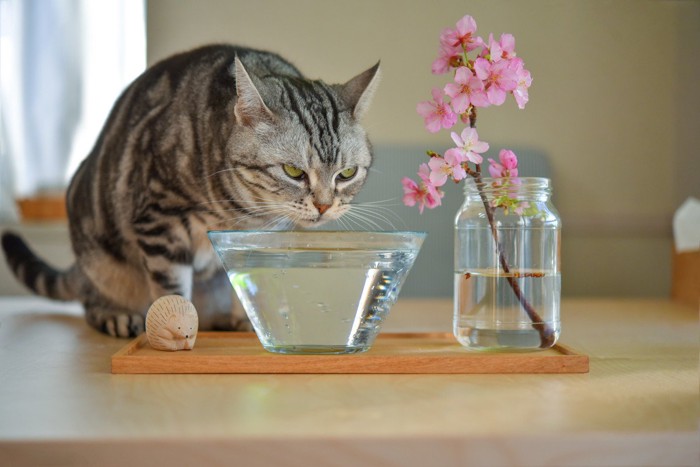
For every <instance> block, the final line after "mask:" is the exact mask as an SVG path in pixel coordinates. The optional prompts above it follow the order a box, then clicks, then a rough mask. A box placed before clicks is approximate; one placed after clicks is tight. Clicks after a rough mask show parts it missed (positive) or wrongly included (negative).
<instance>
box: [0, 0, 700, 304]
mask: <svg viewBox="0 0 700 467" xmlns="http://www.w3.org/2000/svg"><path fill="white" fill-rule="evenodd" d="M0 13H1V16H0V24H1V25H2V48H1V49H0V52H2V53H1V54H0V60H1V61H0V71H1V74H2V80H3V81H2V94H1V95H0V96H1V97H2V99H1V100H0V111H1V112H0V115H1V116H2V120H1V123H2V125H1V126H0V128H1V129H2V137H1V139H0V184H1V185H0V187H1V189H0V228H3V229H4V228H13V229H15V230H20V231H21V232H23V233H24V234H25V235H26V237H27V238H28V239H29V241H30V242H31V243H32V246H33V247H35V249H36V250H37V251H39V252H40V253H42V254H43V255H44V256H45V258H46V259H47V260H49V261H51V262H53V263H54V264H56V265H58V266H65V265H68V264H70V262H71V253H70V246H69V243H68V236H67V230H66V227H65V222H64V221H61V220H60V214H59V216H58V217H59V219H58V220H54V221H47V220H39V221H36V220H35V221H30V220H29V219H28V217H27V216H26V215H24V217H23V215H22V214H21V212H20V211H19V210H18V209H17V206H18V205H17V204H16V202H15V201H16V200H17V199H20V200H22V201H27V200H28V201H29V202H30V205H31V201H32V200H36V199H37V198H39V199H42V198H43V197H47V198H48V199H52V198H54V197H55V196H56V193H58V196H59V197H60V193H61V191H62V190H63V189H64V188H65V185H66V184H67V180H68V179H69V176H70V174H71V173H72V172H73V171H74V170H75V167H77V164H78V163H79V162H80V160H81V159H82V157H84V156H85V155H86V154H87V152H88V151H89V149H90V146H91V145H92V144H93V141H94V139H95V138H96V135H97V132H98V131H99V129H100V126H101V125H102V123H103V122H104V119H105V118H106V114H107V112H108V111H109V107H110V105H111V103H112V102H113V101H114V99H116V97H117V95H118V93H119V92H120V91H121V89H123V88H124V87H125V86H126V85H127V83H128V82H129V81H130V80H131V79H133V78H134V77H135V76H136V75H138V73H140V72H141V71H142V70H143V67H145V66H147V65H150V64H153V63H154V62H156V61H158V60H160V59H162V58H165V57H166V56H168V55H170V54H172V53H175V52H179V51H182V50H186V49H190V48H193V47H196V46H199V45H202V44H206V43H212V42H230V43H236V44H241V45H247V46H251V47H256V48H262V49H268V50H272V51H275V52H278V53H280V54H281V55H283V56H284V57H286V58H287V59H289V60H290V61H292V62H293V63H295V64H296V65H297V67H298V68H300V69H301V70H302V72H304V73H305V74H306V75H307V76H308V77H309V78H320V79H323V80H325V81H327V82H344V81H346V80H348V79H350V78H351V77H353V76H354V75H356V74H357V73H359V72H361V71H363V70H365V69H367V68H368V67H370V66H372V65H373V64H374V63H376V62H377V61H378V60H381V66H382V73H383V80H382V83H381V86H380V88H379V91H378V92H377V94H376V96H375V100H374V103H373V106H372V108H371V110H370V112H369V114H368V116H367V117H366V119H365V127H366V128H367V130H368V132H369V134H370V137H371V139H372V141H373V143H374V145H375V149H376V154H375V156H376V163H375V166H374V170H373V173H372V175H371V177H370V179H369V181H368V184H367V186H366V189H365V191H364V192H363V193H362V195H361V196H360V198H359V199H358V202H377V201H381V202H382V203H381V204H380V205H381V206H383V207H384V208H385V209H383V210H380V211H378V213H381V212H383V213H384V215H385V219H379V220H376V219H375V220H376V221H377V222H378V223H379V224H380V226H381V227H382V228H385V229H387V228H396V229H419V230H426V231H428V232H429V236H428V240H427V241H426V245H425V248H424V250H423V251H422V253H421V256H420V258H419V260H418V262H417V263H416V266H415V269H414V271H413V273H412V274H411V276H410V278H409V282H408V283H407V284H406V286H405V288H404V292H403V293H402V294H403V295H406V296H449V295H451V293H452V223H453V218H454V215H455V214H456V212H457V210H458V208H459V205H460V204H461V202H462V193H461V186H450V187H448V189H447V190H446V191H447V196H446V197H445V199H444V203H443V206H442V207H440V208H438V209H435V210H426V211H425V212H424V213H423V214H422V215H419V214H418V211H417V209H416V208H406V207H404V206H403V205H402V204H401V196H402V190H401V184H400V180H401V178H402V177H404V176H409V177H412V178H415V172H416V170H417V168H418V165H419V164H420V163H421V162H425V160H426V156H425V151H426V150H427V149H433V150H436V151H441V150H444V149H445V148H447V147H449V146H450V145H451V140H450V137H449V132H448V131H442V132H439V133H436V134H430V133H428V132H427V131H426V130H425V129H424V127H423V121H422V118H421V117H420V116H418V115H417V114H416V112H415V107H416V104H417V103H418V102H419V101H422V100H428V99H429V98H430V91H431V89H432V88H433V87H443V86H444V85H445V84H446V82H447V81H446V80H447V79H448V76H447V75H443V76H435V75H432V74H431V72H430V65H431V63H432V61H433V60H434V58H435V57H436V56H437V52H438V37H439V34H440V32H441V31H442V29H443V28H445V27H454V24H455V23H456V22H457V20H458V19H460V18H461V17H462V16H463V15H465V14H470V15H472V16H473V17H474V18H475V19H476V22H477V25H478V34H479V35H482V36H484V37H486V36H488V33H489V32H493V33H494V35H496V36H499V35H500V34H501V33H504V32H509V33H512V34H513V35H514V36H515V38H516V51H517V54H518V56H520V57H522V58H523V59H524V60H525V64H526V67H527V68H528V69H529V70H530V71H531V73H532V76H533V84H532V87H531V88H530V102H529V103H528V104H527V106H526V108H525V109H524V110H519V109H518V108H517V106H516V105H515V103H514V101H513V100H512V98H509V101H507V102H506V104H505V105H503V106H500V107H493V108H487V109H484V110H482V111H481V113H480V114H479V121H478V130H479V135H480V138H481V139H482V140H485V141H488V142H489V143H490V144H491V151H489V153H487V157H494V158H496V157H497V154H498V150H499V149H500V148H509V149H513V150H514V151H515V152H516V153H518V154H520V155H521V157H522V158H523V160H524V161H527V164H528V171H529V173H524V175H544V176H549V177H551V178H552V179H553V186H554V193H555V194H554V203H555V205H556V206H557V208H558V209H559V212H560V215H561V218H562V220H563V225H564V229H563V242H562V246H563V248H562V264H563V275H562V281H563V295H564V296H569V297H573V296H651V297H654V296H656V297H664V296H668V295H669V291H670V283H671V258H672V252H673V236H672V217H673V213H674V211H675V210H676V209H677V208H678V207H679V206H680V205H681V203H682V202H683V201H684V200H685V199H687V198H688V197H689V196H695V197H700V152H699V151H698V148H699V147H700V131H699V130H700V110H699V109H700V86H698V83H700V61H699V60H698V57H700V27H698V25H700V2H698V1H689V0H688V1H684V0H561V1H555V0H527V1H507V0H483V1H478V0H474V1H464V0H432V1H430V2H428V1H415V2H408V1H403V0H353V1H352V2H348V1H343V0H323V1H321V0H292V1H289V0H256V1H255V2H251V1H249V0H198V1H187V0H148V1H145V2H144V1H142V0H123V1H116V0H105V1H99V2H97V1H94V0H92V1H91V0H63V1H60V0H22V1H19V0H0ZM57 70H63V71H57ZM50 122H53V123H50ZM51 125H53V126H51ZM24 209H26V208H24ZM59 210H60V209H59ZM39 217H41V216H39ZM46 217H51V216H50V215H48V216H46ZM20 293H24V291H23V289H21V287H20V286H19V285H18V284H16V283H15V282H14V279H12V278H10V277H9V276H8V272H7V270H6V268H5V265H4V263H3V264H2V265H0V294H5V295H8V294H20Z"/></svg>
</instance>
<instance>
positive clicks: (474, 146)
mask: <svg viewBox="0 0 700 467" xmlns="http://www.w3.org/2000/svg"><path fill="white" fill-rule="evenodd" d="M450 136H452V141H454V143H455V144H456V145H457V147H456V148H452V149H448V150H447V151H445V157H446V158H447V157H448V156H449V157H454V158H461V160H462V161H464V162H466V161H470V162H473V163H475V164H481V163H482V162H483V160H484V159H483V157H481V154H479V153H481V152H485V151H488V149H489V144H488V143H486V142H485V141H479V134H478V133H477V132H476V128H470V127H467V128H465V129H464V130H462V134H461V135H458V134H457V133H455V132H452V133H451V134H450Z"/></svg>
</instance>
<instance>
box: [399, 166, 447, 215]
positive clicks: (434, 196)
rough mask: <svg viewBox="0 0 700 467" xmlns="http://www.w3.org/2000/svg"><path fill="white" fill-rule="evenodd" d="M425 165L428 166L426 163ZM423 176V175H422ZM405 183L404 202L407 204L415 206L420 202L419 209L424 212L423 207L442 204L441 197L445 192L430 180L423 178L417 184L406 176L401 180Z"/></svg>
mask: <svg viewBox="0 0 700 467" xmlns="http://www.w3.org/2000/svg"><path fill="white" fill-rule="evenodd" d="M422 165H425V166H426V168H427V165H426V164H422ZM421 178H422V177H421ZM401 184H402V185H403V192H404V195H403V204H405V205H406V206H415V205H416V204H418V210H419V212H420V213H421V214H423V209H424V208H425V207H426V206H427V207H428V209H433V208H435V207H437V206H440V203H441V201H440V198H442V197H443V196H444V193H442V192H440V191H439V190H438V189H437V188H436V187H434V186H433V185H432V184H430V182H429V181H428V182H426V181H425V180H423V181H422V182H421V184H420V185H419V184H417V183H416V182H414V181H413V180H411V179H410V178H408V177H404V178H403V179H402V180H401Z"/></svg>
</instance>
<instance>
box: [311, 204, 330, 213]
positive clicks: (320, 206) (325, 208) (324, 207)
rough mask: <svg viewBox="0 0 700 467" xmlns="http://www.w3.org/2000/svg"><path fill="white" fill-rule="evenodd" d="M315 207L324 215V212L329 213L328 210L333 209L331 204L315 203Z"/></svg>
mask: <svg viewBox="0 0 700 467" xmlns="http://www.w3.org/2000/svg"><path fill="white" fill-rule="evenodd" d="M314 206H316V209H318V212H319V214H323V213H324V212H326V211H328V208H330V207H331V205H330V204H320V203H314Z"/></svg>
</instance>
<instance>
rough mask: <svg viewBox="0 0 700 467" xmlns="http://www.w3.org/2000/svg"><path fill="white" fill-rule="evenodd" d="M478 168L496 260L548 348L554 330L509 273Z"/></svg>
mask: <svg viewBox="0 0 700 467" xmlns="http://www.w3.org/2000/svg"><path fill="white" fill-rule="evenodd" d="M479 169H481V167H480V166H479V165H477V170H478V172H477V176H476V177H474V180H475V182H476V186H477V189H478V191H479V196H480V197H481V201H482V202H483V204H484V209H485V210H486V217H487V218H488V221H489V226H490V227H491V235H492V236H493V240H494V242H495V243H496V250H497V251H498V260H499V262H500V263H501V268H502V269H503V272H505V273H506V274H507V276H506V279H507V280H508V284H509V285H510V288H511V289H513V293H514V294H515V296H516V297H517V299H518V301H519V302H520V305H521V306H522V307H523V310H525V313H526V314H527V316H528V318H530V321H531V322H532V327H533V328H534V329H535V330H536V331H537V332H538V333H539V335H540V348H543V349H546V348H549V347H551V346H552V345H554V339H555V335H554V330H553V329H552V328H551V327H550V326H549V325H548V324H547V323H546V322H543V321H542V318H541V317H540V315H539V314H538V313H537V311H536V310H535V309H534V307H533V306H532V304H531V303H530V302H529V301H528V300H527V298H525V296H524V295H523V292H522V290H521V289H520V285H519V284H518V281H517V280H516V279H517V277H520V274H513V275H511V274H510V265H509V264H508V260H507V259H506V257H505V254H504V252H503V246H502V245H501V242H499V241H498V230H497V229H496V223H495V221H494V218H493V208H492V207H491V204H490V203H489V201H488V198H487V197H486V194H485V193H484V191H483V190H482V188H481V186H482V184H483V182H482V179H481V170H479Z"/></svg>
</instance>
